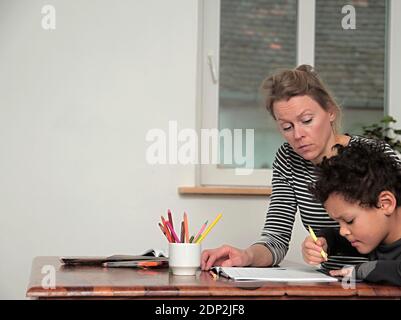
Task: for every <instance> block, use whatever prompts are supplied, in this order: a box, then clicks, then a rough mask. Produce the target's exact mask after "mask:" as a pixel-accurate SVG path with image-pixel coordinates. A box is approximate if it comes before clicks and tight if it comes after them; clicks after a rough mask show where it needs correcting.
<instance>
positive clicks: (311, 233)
mask: <svg viewBox="0 0 401 320" xmlns="http://www.w3.org/2000/svg"><path fill="white" fill-rule="evenodd" d="M308 228H309V233H310V235H311V237H312V239H313V241H315V242H316V241H317V237H316V234H315V232H313V229H312V228H311V226H308ZM320 254H321V256H322V257H323V259H324V260H326V261H327V253H326V252H324V250H323V249H322V251H320Z"/></svg>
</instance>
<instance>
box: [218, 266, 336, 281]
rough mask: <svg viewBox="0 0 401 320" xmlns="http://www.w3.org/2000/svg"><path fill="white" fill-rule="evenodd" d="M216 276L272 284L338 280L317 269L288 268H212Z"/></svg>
mask: <svg viewBox="0 0 401 320" xmlns="http://www.w3.org/2000/svg"><path fill="white" fill-rule="evenodd" d="M211 270H212V271H213V272H215V273H216V274H218V275H220V276H222V277H225V278H228V279H232V280H235V281H271V282H336V281H338V279H337V278H335V277H331V276H328V275H325V274H323V273H321V272H319V271H318V270H317V269H314V268H308V267H305V268H304V267H286V268H281V267H278V268H250V267H246V268H240V267H212V269H211Z"/></svg>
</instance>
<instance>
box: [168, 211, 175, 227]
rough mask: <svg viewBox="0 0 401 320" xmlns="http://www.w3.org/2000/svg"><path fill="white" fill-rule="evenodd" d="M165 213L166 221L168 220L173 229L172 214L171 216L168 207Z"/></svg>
mask: <svg viewBox="0 0 401 320" xmlns="http://www.w3.org/2000/svg"><path fill="white" fill-rule="evenodd" d="M167 215H168V221H169V222H170V224H171V228H173V229H174V224H173V216H172V214H171V211H170V209H168V210H167Z"/></svg>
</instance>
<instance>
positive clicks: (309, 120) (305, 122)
mask: <svg viewBox="0 0 401 320" xmlns="http://www.w3.org/2000/svg"><path fill="white" fill-rule="evenodd" d="M311 121H312V118H310V119H306V120H303V121H302V123H304V124H308V123H310V122H311Z"/></svg>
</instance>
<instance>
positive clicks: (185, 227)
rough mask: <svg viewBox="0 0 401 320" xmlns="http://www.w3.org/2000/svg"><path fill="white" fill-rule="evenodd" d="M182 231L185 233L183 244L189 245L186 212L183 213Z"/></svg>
mask: <svg viewBox="0 0 401 320" xmlns="http://www.w3.org/2000/svg"><path fill="white" fill-rule="evenodd" d="M184 231H185V242H186V243H189V230H188V216H187V213H186V212H184Z"/></svg>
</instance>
